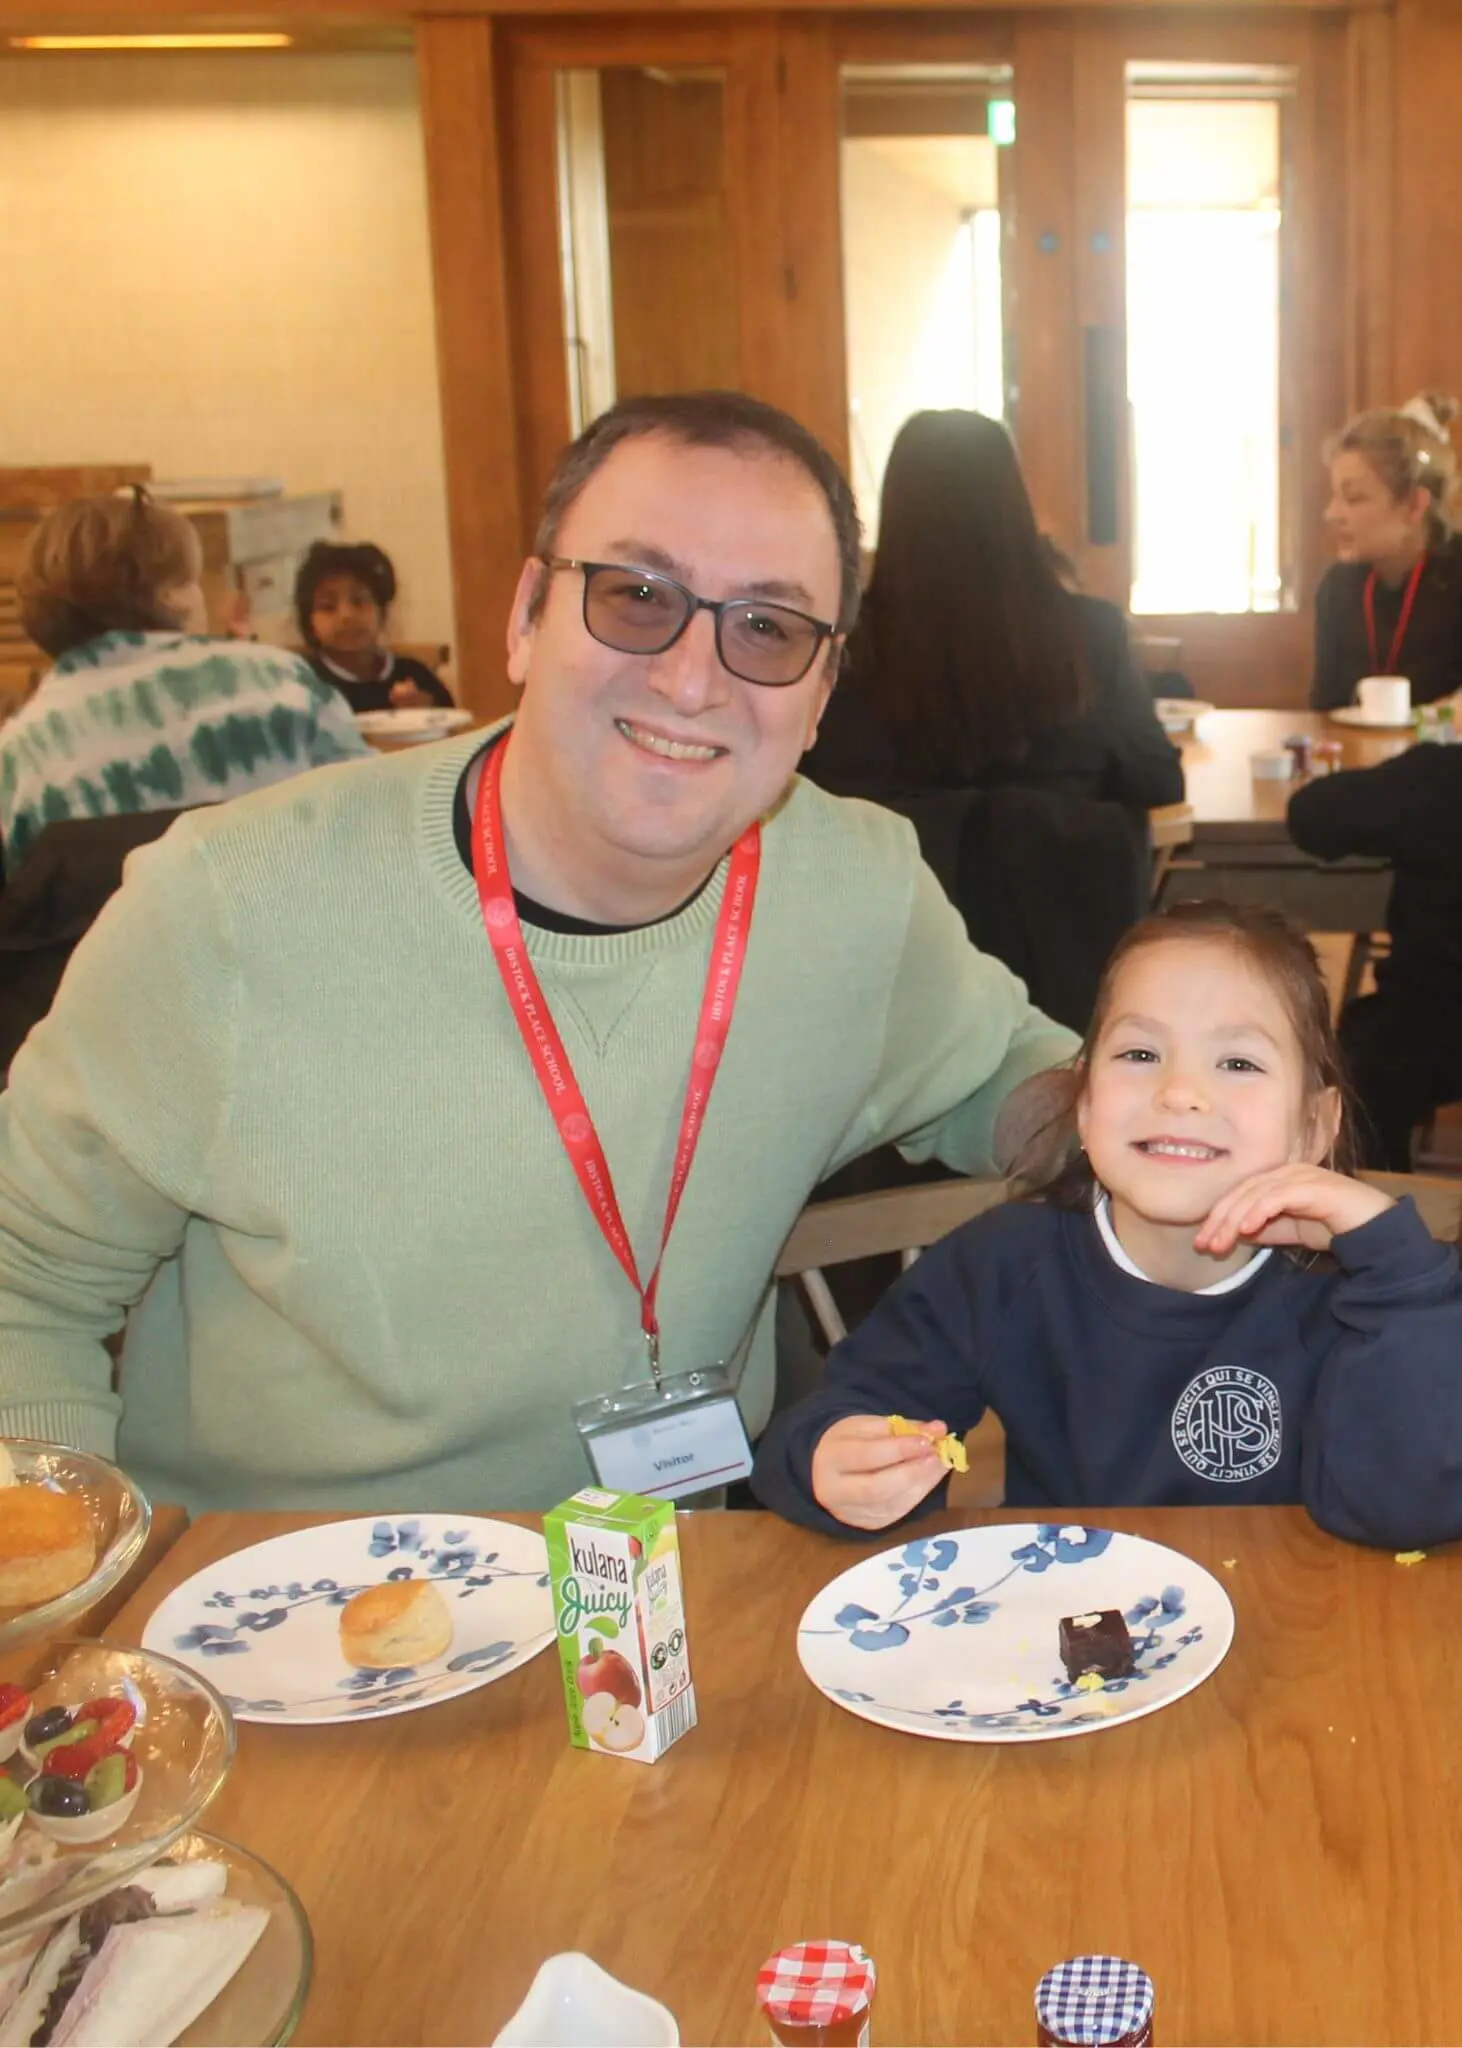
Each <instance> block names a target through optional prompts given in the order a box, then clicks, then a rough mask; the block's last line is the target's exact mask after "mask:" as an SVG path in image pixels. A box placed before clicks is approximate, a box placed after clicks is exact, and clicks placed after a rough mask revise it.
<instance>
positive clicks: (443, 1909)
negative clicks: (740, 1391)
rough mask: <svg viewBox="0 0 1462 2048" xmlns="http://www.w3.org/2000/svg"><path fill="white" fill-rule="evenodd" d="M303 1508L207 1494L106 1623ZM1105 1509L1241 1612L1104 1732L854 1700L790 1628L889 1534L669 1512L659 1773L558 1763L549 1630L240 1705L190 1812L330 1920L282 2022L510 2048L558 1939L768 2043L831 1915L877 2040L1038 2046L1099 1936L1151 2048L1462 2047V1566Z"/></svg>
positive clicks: (735, 2035) (699, 2014)
mask: <svg viewBox="0 0 1462 2048" xmlns="http://www.w3.org/2000/svg"><path fill="white" fill-rule="evenodd" d="M318 1519H324V1518H322V1517H307V1516H293V1517H286V1516H265V1515H207V1516H204V1517H202V1518H201V1519H200V1520H199V1521H198V1522H196V1523H195V1524H194V1526H193V1527H192V1528H191V1529H190V1530H189V1531H188V1532H187V1534H186V1535H185V1536H184V1537H183V1538H182V1539H181V1541H180V1542H179V1543H178V1544H177V1545H176V1547H175V1548H174V1549H173V1550H172V1551H171V1552H170V1553H169V1555H168V1556H167V1557H166V1558H165V1559H164V1561H163V1563H162V1565H161V1566H160V1568H159V1569H158V1571H157V1572H156V1573H155V1574H154V1576H153V1578H152V1580H151V1581H150V1582H149V1584H148V1585H147V1586H146V1587H145V1589H144V1590H143V1592H142V1593H141V1594H140V1595H139V1596H138V1597H137V1599H136V1600H134V1601H133V1602H132V1604H131V1605H130V1606H129V1607H128V1608H127V1609H126V1610H125V1611H124V1612H123V1613H122V1615H120V1616H119V1617H118V1620H117V1623H116V1624H115V1626H114V1629H113V1631H112V1633H113V1634H114V1635H118V1636H120V1637H121V1638H122V1639H124V1640H132V1641H135V1640H136V1639H137V1638H138V1637H139V1636H140V1634H141V1630H142V1626H143V1623H144V1621H145V1619H146V1617H147V1615H148V1614H149V1613H150V1612H151V1610H152V1608H153V1607H154V1606H155V1604H156V1603H157V1601H158V1600H159V1599H160V1598H161V1597H162V1596H163V1594H164V1593H166V1592H168V1591H170V1590H171V1589H172V1588H173V1587H174V1586H176V1585H177V1584H178V1583H180V1581H181V1580H183V1579H184V1578H186V1577H187V1576H188V1575H189V1574H190V1573H191V1572H193V1571H195V1570H197V1569H199V1568H200V1567H201V1566H204V1565H206V1564H207V1563H209V1562H211V1561H213V1560H215V1559H217V1558H219V1557H222V1556H224V1555H226V1554H227V1553H228V1552H229V1551H231V1550H236V1549H238V1548H240V1547H241V1546H242V1545H244V1544H247V1543H252V1542H256V1541H258V1540H260V1539H261V1538H263V1537H266V1536H271V1535H277V1534H279V1533H281V1531H283V1530H284V1529H287V1528H291V1527H299V1526H303V1525H305V1524H306V1523H308V1522H310V1521H312V1520H318ZM512 1519H514V1520H520V1519H529V1518H524V1517H513V1518H512ZM1021 1519H1024V1518H1023V1517H1021V1516H1019V1515H1016V1514H1012V1513H1010V1512H999V1511H997V1512H995V1513H992V1514H988V1515H981V1516H972V1515H968V1514H966V1515H962V1516H942V1517H932V1516H931V1517H930V1518H929V1519H928V1521H927V1522H926V1523H924V1524H922V1525H921V1528H928V1529H933V1528H936V1527H939V1526H954V1525H960V1524H964V1523H970V1522H995V1521H1011V1520H1021ZM1102 1520H1103V1521H1104V1522H1105V1523H1108V1524H1109V1525H1110V1526H1113V1527H1115V1528H1119V1529H1130V1530H1132V1531H1134V1532H1136V1533H1138V1534H1141V1535H1146V1536H1150V1537H1153V1538H1154V1539H1157V1540H1159V1541H1162V1542H1165V1543H1169V1544H1172V1545H1173V1546H1175V1547H1176V1548H1179V1549H1181V1550H1183V1551H1186V1552H1187V1553H1188V1554H1189V1555H1191V1556H1192V1557H1194V1558H1196V1559H1197V1560H1198V1561H1199V1562H1201V1563H1202V1564H1204V1565H1206V1566H1207V1567H1208V1568H1209V1569H1210V1570H1211V1571H1213V1572H1214V1574H1215V1575H1216V1576H1217V1577H1218V1578H1220V1579H1221V1580H1222V1582H1223V1583H1224V1585H1225V1586H1226V1587H1227V1588H1228V1590H1229V1593H1230V1594H1231V1596H1232V1598H1233V1601H1234V1606H1235V1608H1236V1610H1237V1615H1238V1630H1237V1636H1236V1640H1235V1643H1234V1647H1233V1649H1232V1651H1231V1652H1230V1654H1229V1657H1228V1659H1227V1661H1226V1662H1225V1664H1224V1665H1223V1666H1222V1668H1221V1669H1220V1671H1219V1672H1218V1673H1217V1675H1216V1676H1215V1677H1214V1678H1213V1679H1211V1680H1210V1681H1209V1682H1208V1683H1207V1684H1205V1685H1204V1686H1202V1687H1201V1688H1200V1689H1199V1690H1198V1691H1197V1692H1196V1693H1193V1694H1192V1695H1190V1696H1189V1697H1188V1698H1187V1699H1185V1700H1182V1701H1180V1702H1178V1703H1177V1704H1176V1705H1174V1706H1172V1707H1170V1708H1168V1709H1166V1710H1164V1711H1163V1712H1160V1713H1157V1714H1154V1715H1151V1716H1150V1717H1149V1718H1147V1719H1146V1720H1143V1721H1139V1722H1134V1723H1132V1724H1130V1725H1128V1726H1117V1727H1113V1728H1109V1729H1105V1730H1103V1731H1102V1732H1100V1733H1098V1734H1094V1735H1090V1736H1082V1737H1077V1738H1074V1739H1067V1740H1064V1741H1059V1742H1053V1743H1044V1744H1025V1745H1019V1746H1011V1747H1002V1748H996V1747H982V1746H974V1745H966V1744H961V1743H944V1742H936V1741H925V1740H920V1739H918V1738H915V1737H912V1736H905V1735H895V1734H892V1733H889V1732H887V1731H884V1730H881V1729H878V1728H875V1727H873V1726H871V1725H869V1724H868V1723H865V1722H862V1721H858V1720H856V1719H854V1718H853V1716H852V1715H850V1714H847V1713H844V1712H842V1711H841V1710H840V1709H838V1708H837V1707H834V1706H833V1705H831V1704H830V1703H829V1702H828V1701H826V1700H824V1699H823V1698H822V1697H821V1695H820V1694H818V1693H817V1692H816V1691H814V1689H813V1687H812V1686H811V1685H810V1684H809V1683H808V1681H807V1680H806V1679H805V1678H804V1677H803V1675H802V1673H801V1670H800V1667H799V1666H798V1663H797V1659H796V1649H795V1631H796V1624H797V1620H798V1617H799V1615H800V1613H801V1611H802V1608H803V1606H804V1605H805V1603H806V1602H807V1600H808V1599H809V1598H810V1597H811V1595H812V1594H813V1593H814V1592H816V1591H817V1589H818V1588H819V1587H820V1586H822V1585H823V1584H825V1583H826V1581H827V1580H828V1579H830V1578H831V1577H833V1576H834V1575H835V1574H836V1573H837V1572H838V1571H840V1570H842V1569H843V1568H844V1567H845V1566H846V1565H847V1564H849V1563H850V1562H851V1561H852V1560H853V1559H854V1558H855V1557H856V1556H858V1555H860V1554H863V1553H864V1552H865V1551H867V1550H872V1549H877V1548H880V1547H882V1545H881V1544H871V1545H865V1544H845V1543H840V1542H836V1541H834V1540H833V1539H831V1538H825V1537H816V1536H812V1535H809V1534H807V1533H806V1532H803V1531H798V1530H793V1529H791V1528H788V1527H787V1526H786V1525H785V1524H783V1523H780V1522H778V1521H776V1520H775V1519H774V1518H773V1517H771V1516H768V1515H746V1514H731V1515H726V1514H721V1515H698V1516H693V1517H690V1518H685V1519H683V1520H682V1524H681V1528H682V1541H683V1544H684V1551H685V1561H686V1579H687V1597H688V1610H689V1625H690V1642H691V1659H692V1668H693V1671H694V1674H695V1680H696V1689H697V1693H698V1696H699V1701H700V1726H699V1727H698V1728H697V1729H696V1730H694V1732H693V1733H692V1734H690V1735H689V1736H687V1737H686V1738H685V1739H684V1741H683V1742H681V1743H679V1744H678V1745H677V1746H676V1747H675V1748H674V1749H673V1750H672V1751H671V1752H670V1753H669V1755H668V1756H666V1757H665V1758H663V1759H662V1760H661V1762H659V1763H658V1764H655V1765H653V1766H648V1767H647V1766H643V1765H640V1764H634V1763H629V1762H624V1761H620V1760H618V1759H614V1758H610V1757H600V1756H591V1755H586V1754H583V1753H581V1752H579V1751H576V1750H571V1749H570V1748H569V1746H568V1740H567V1732H566V1722H565V1716H564V1708H563V1701H562V1696H561V1691H560V1682H559V1674H558V1666H557V1662H556V1660H555V1659H554V1657H553V1655H552V1652H551V1651H550V1652H549V1653H547V1654H545V1655H544V1656H542V1657H539V1658H537V1659H535V1660H534V1662H533V1663H531V1664H530V1665H528V1666H526V1667H525V1668H524V1669H522V1670H520V1671H517V1672H515V1673H513V1674H511V1675H510V1676H509V1677H507V1678H505V1679H502V1680H501V1681H499V1682H498V1683H496V1684H493V1685H489V1686H487V1687H486V1688H484V1689H483V1690H481V1691H479V1692H476V1693H472V1694H469V1695H467V1696H466V1697H464V1698H462V1699H459V1700H455V1701H451V1702H449V1703H447V1704H446V1705H443V1706H439V1707H435V1708H431V1709H429V1710H426V1711H424V1712H420V1713H412V1714H404V1715H401V1716H399V1717H397V1718H395V1719H393V1720H387V1721H381V1722H375V1723H370V1724H363V1725H357V1726H353V1727H347V1728H320V1729H292V1728H269V1727H255V1726H247V1727H241V1728H240V1730H239V1754H238V1762H237V1764H236V1766H235V1769H234V1771H233V1774H232V1776H231V1778H230V1780H229V1782H228V1784H227V1786H226V1787H225V1789H224V1791H223V1793H222V1795H221V1796H220V1798H219V1799H218V1801H217V1802H216V1804H215V1806H214V1807H213V1808H212V1809H211V1810H210V1812H209V1815H208V1818H207V1821H206V1825H207V1826H209V1827H210V1828H212V1829H214V1830H215V1831H217V1832H219V1833H222V1834H225V1835H228V1836H231V1837H234V1838H235V1839H237V1840H239V1841H240V1842H243V1843H245V1844H246V1845H247V1846H249V1847H250V1848H252V1849H255V1850H257V1851H258V1852H259V1853H260V1854H262V1855H263V1856H265V1857H266V1858H268V1859H269V1860H270V1861H271V1862H273V1863H275V1864H277V1865H278V1867H279V1868H280V1869H281V1870H282V1871H283V1872H284V1873H285V1875H286V1876H288V1877H289V1878H290V1879H291V1881H292V1882H293V1883H294V1884H295V1885H296V1887H297V1888H298V1890H299V1892H300V1894H301V1896H302V1898H303V1899H304V1902H305V1905H306V1907H307V1908H308V1910H309V1913H310V1917H311V1919H312V1921H313V1923H314V1928H315V1936H316V1942H317V1970H316V1980H315V1989H314V1991H313V1993H312V1996H311V1998H310V2002H309V2005H308V2007H307V2009H306V2012H305V2015H304V2020H303V2023H302V2025H301V2028H300V2032H299V2035H298V2037H297V2038H298V2039H299V2040H300V2041H301V2042H341V2043H357V2042H360V2043H363V2042H396V2041H411V2042H422V2043H428V2042H461V2041H473V2042H484V2041H490V2040H491V2039H492V2038H493V2035H494V2033H495V2032H496V2030H497V2029H498V2028H499V2027H500V2026H501V2024H502V2023H503V2021H504V2020H505V2019H506V2017H507V2016H508V2014H509V2013H510V2012H511V2011H512V2010H513V2008H514V2007H515V2006H516V2004H517V2003H518V2001H519V2000H520V1998H521V1997H522V1995H523V1993H524V1991H525V1990H526V1989H527V1986H528V1983H529V1981H530V1979H531V1978H532V1975H533V1972H534V1970H535V1969H536V1968H537V1966H538V1964H539V1963H540V1962H541V1961H542V1959H543V1958H544V1957H545V1956H547V1955H549V1954H551V1953H553V1952H554V1951H555V1950H559V1949H568V1948H583V1949H586V1950H587V1951H588V1952H589V1953H590V1954H591V1955H593V1956H594V1957H595V1958H596V1960H598V1961H599V1962H600V1963H602V1964H603V1965H604V1966H605V1968H606V1969H608V1970H610V1971H612V1972H613V1973H614V1975H616V1976H617V1977H621V1978H622V1979H624V1980H625V1981H626V1982H628V1983H630V1984H633V1985H636V1986H637V1987H639V1988H640V1989H642V1990H645V1991H648V1992H650V1993H651V1994H652V1995H653V1996H655V1997H657V1998H660V1999H663V2000H664V2001H665V2002H666V2004H668V2005H669V2006H670V2007H671V2009H672V2010H673V2011H674V2012H675V2013H676V2014H677V2015H678V2017H679V2020H680V2025H681V2030H682V2035H683V2038H684V2039H685V2040H686V2041H687V2042H702V2041H716V2042H749V2041H755V2040H759V2039H761V2038H762V2036H761V2034H760V2033H759V2030H758V2028H757V2025H756V2022H755V2016H754V2006H753V1983H754V1978H755V1973H756V1969H757V1965H758V1964H759V1963H760V1962H761V1960H762V1958H763V1957H764V1956H765V1955H766V1954H767V1953H768V1952H769V1951H770V1950H772V1949H774V1948H776V1947H779V1946H781V1945H782V1944H783V1943H786V1942H790V1941H796V1940H799V1939H802V1938H805V1937H808V1936H815V1935H836V1936H840V1937H843V1938H845V1939H852V1940H860V1941H863V1942H865V1943H866V1944H867V1945H868V1947H869V1948H870V1950H871V1951H872V1952H873V1954H874V1956H875V1957H876V1959H877V1961H878V1963H879V1967H880V1990H879V1996H878V2007H877V2011H876V2013H875V2017H874V2040H875V2042H881V2043H883V2044H885V2048H886V2044H889V2043H893V2042H919V2043H936V2042H983V2043H989V2042H1011V2043H1022V2042H1028V2041H1030V2040H1031V2039H1033V2036H1034V2028H1033V2025H1032V2018H1031V2003H1030V2001H1031V1993H1032V1990H1033V1987H1034V1985H1035V1982H1036V1980H1037V1978H1038V1977H1039V1976H1040V1974H1041V1972H1042V1971H1043V1970H1044V1969H1045V1968H1046V1967H1047V1966H1048V1965H1049V1964H1050V1963H1052V1962H1054V1961H1056V1960H1057V1959H1058V1958H1060V1957H1062V1956H1066V1955H1071V1954H1074V1953H1076V1952H1078V1951H1080V1950H1085V1949H1111V1950H1114V1951H1115V1952H1117V1953H1118V1954H1122V1955H1128V1956H1131V1957H1133V1958H1135V1959H1136V1960H1137V1961H1139V1962H1141V1963H1142V1964H1143V1965H1144V1966H1145V1967H1146V1968H1147V1969H1148V1970H1150V1971H1151V1973H1152V1975H1153V1977H1154V1979H1155V1981H1156V1984H1157V1995H1158V2005H1157V2027H1158V2038H1159V2040H1160V2041H1161V2042H1162V2043H1163V2044H1164V2048H1180V2044H1183V2043H1188V2042H1206V2043H1229V2042H1315V2043H1319V2042H1324V2043H1340V2042H1344V2043H1359V2042H1368V2043H1387V2042H1452V2041H1456V2040H1457V2039H1458V2038H1459V2035H1462V1942H1459V1941H1458V1940H1457V1935H1456V1927H1457V1911H1458V1900H1459V1899H1462V1827H1459V1825H1458V1820H1457V1813H1458V1805H1457V1794H1458V1790H1459V1784H1458V1780H1459V1776H1462V1765H1459V1761H1458V1756H1459V1745H1458V1742H1457V1738H1456V1722H1457V1713H1456V1697H1457V1692H1456V1667H1457V1656H1456V1645H1455V1638H1454V1636H1453V1633H1452V1630H1451V1627H1450V1622H1451V1619H1452V1614H1453V1609H1454V1607H1455V1605H1456V1599H1457V1595H1458V1592H1459V1591H1462V1577H1459V1573H1462V1557H1458V1556H1451V1555H1448V1556H1436V1557H1432V1558H1430V1559H1428V1560H1427V1562H1426V1563H1424V1564H1422V1565H1420V1566H1418V1567H1416V1568H1415V1569H1411V1570H1407V1569H1403V1568H1401V1567H1399V1566H1398V1565H1397V1564H1396V1563H1395V1562H1394V1560H1393V1559H1392V1557H1391V1556H1390V1555H1389V1554H1388V1553H1381V1552H1370V1551H1363V1550H1358V1549H1355V1548H1352V1547H1349V1546H1347V1545H1344V1544H1339V1543H1335V1542H1332V1541H1331V1540H1330V1539H1328V1538H1327V1537H1325V1536H1322V1535H1321V1534H1320V1533H1319V1532H1318V1531H1317V1530H1316V1529H1314V1528H1313V1526H1312V1525H1311V1524H1310V1523H1309V1522H1308V1520H1307V1519H1306V1517H1305V1516H1304V1515H1303V1514H1302V1513H1300V1512H1299V1511H1297V1510H1279V1509H1268V1510H1266V1509H1248V1510H1233V1509H1231V1510H1222V1511H1212V1512H1210V1511H1207V1510H1200V1509H1192V1510H1173V1509H1167V1510H1160V1511H1143V1512H1120V1513H1119V1512H1113V1513H1111V1514H1108V1515H1104V1516H1103V1517H1102ZM885 1540H886V1539H885ZM969 1635H970V1638H972V1639H973V1640H971V1641H970V1645H969V1647H970V1650H971V1652H972V1653H973V1654H977V1653H978V1631H973V1630H972V1631H970V1632H969ZM961 1647H963V1643H962V1644H961ZM216 1676H217V1677H218V1678H219V1679H220V1680H221V1682H222V1683H223V1684H224V1685H225V1687H226V1686H227V1685H228V1683H229V1674H228V1667H227V1664H226V1662H225V1663H223V1664H221V1665H220V1667H219V1669H218V1671H217V1673H216Z"/></svg>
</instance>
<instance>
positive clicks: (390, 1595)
mask: <svg viewBox="0 0 1462 2048" xmlns="http://www.w3.org/2000/svg"><path fill="white" fill-rule="evenodd" d="M451 1647H452V1616H451V1614H450V1612H449V1610H448V1607H447V1603H446V1601H445V1600H444V1599H443V1598H442V1596H441V1594H440V1593H439V1592H438V1591H437V1589H436V1587H435V1586H434V1585H433V1584H432V1583H431V1581H430V1579H390V1580H388V1581H387V1583H386V1584H385V1585H384V1586H367V1587H366V1589H365V1591H364V1592H363V1593H355V1594H353V1595H352V1596H351V1598H350V1599H349V1600H347V1601H346V1603H345V1605H344V1606H343V1607H342V1608H341V1610H340V1649H341V1653H342V1654H343V1656H344V1658H345V1661H346V1663H347V1664H354V1665H355V1666H356V1667H357V1669H358V1670H361V1671H395V1670H399V1669H400V1668H401V1667H402V1666H403V1665H407V1664H430V1663H431V1661H432V1659H433V1658H434V1657H444V1656H445V1655H446V1653H447V1651H448V1650H450V1649H451Z"/></svg>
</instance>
